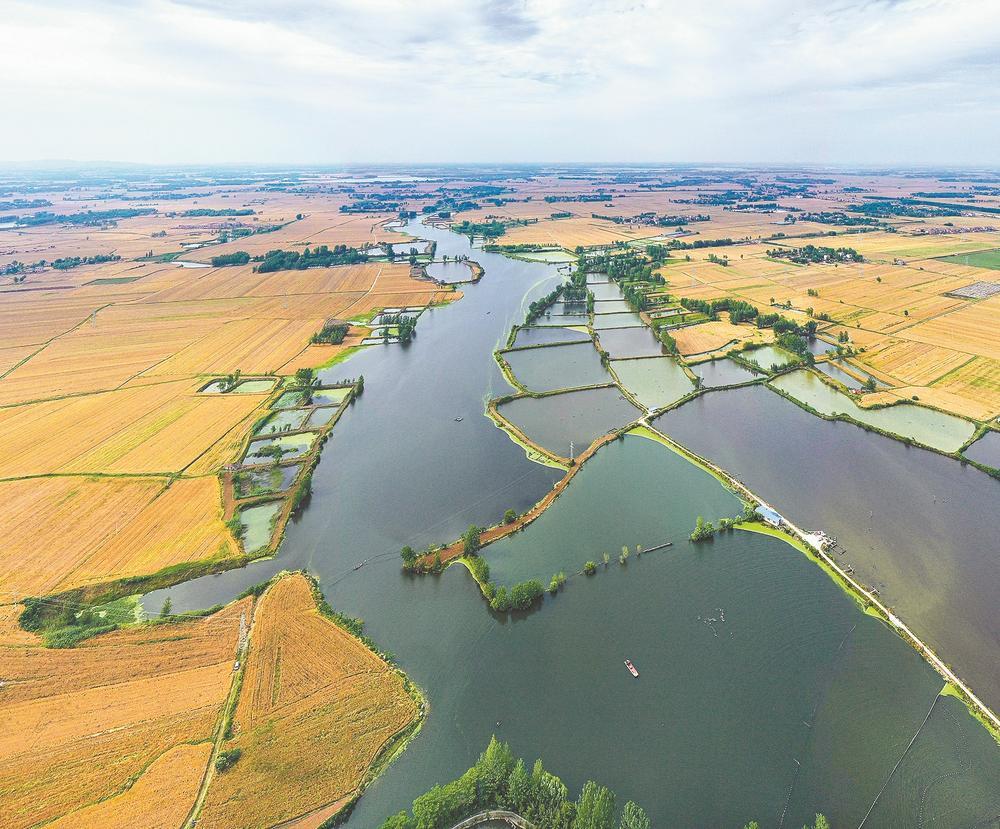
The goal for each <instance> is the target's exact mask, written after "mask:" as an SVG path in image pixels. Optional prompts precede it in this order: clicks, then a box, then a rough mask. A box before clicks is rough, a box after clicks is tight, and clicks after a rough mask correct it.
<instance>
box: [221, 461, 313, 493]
mask: <svg viewBox="0 0 1000 829" xmlns="http://www.w3.org/2000/svg"><path fill="white" fill-rule="evenodd" d="M301 469H302V466H301V464H287V465H284V466H272V467H270V468H269V469H244V470H241V471H239V472H237V473H236V474H235V475H234V476H233V486H234V487H235V490H236V497H237V498H251V497H253V496H255V495H268V494H270V493H272V492H284V491H285V490H287V489H288V488H289V487H290V486H291V485H292V482H293V481H294V480H295V477H296V476H297V475H298V474H299V471H300V470H301Z"/></svg>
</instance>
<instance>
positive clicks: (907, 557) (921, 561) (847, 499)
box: [656, 386, 1000, 710]
mask: <svg viewBox="0 0 1000 829" xmlns="http://www.w3.org/2000/svg"><path fill="white" fill-rule="evenodd" d="M656 424H657V426H658V428H661V429H663V430H664V431H666V432H667V434H669V435H670V436H671V437H673V438H675V439H676V440H678V441H680V442H681V443H682V444H684V445H685V446H688V447H690V448H691V449H693V450H694V451H695V452H697V453H699V454H701V455H704V456H705V457H708V458H710V459H711V460H713V461H715V462H717V463H718V464H720V465H721V466H722V467H723V468H724V469H726V470H728V471H729V472H731V473H732V474H734V475H736V476H737V477H738V478H739V479H740V480H742V481H744V482H745V483H746V484H747V485H748V486H749V487H750V488H751V489H752V490H753V491H754V492H756V493H757V494H759V495H760V496H761V497H762V498H764V499H766V500H767V501H768V502H769V503H771V504H774V505H775V506H776V507H778V509H779V510H780V512H782V513H783V514H784V515H787V516H788V518H789V519H790V520H792V521H793V522H795V523H796V524H798V526H800V527H803V528H805V529H822V530H825V531H826V532H827V533H829V534H831V535H833V536H836V538H837V539H838V541H839V542H840V544H841V545H842V547H843V548H845V549H846V552H845V553H843V554H841V555H840V556H839V560H840V561H841V562H842V563H843V564H844V565H850V566H853V567H854V569H855V571H856V572H857V575H858V576H859V578H860V579H861V580H862V581H863V582H865V583H867V584H870V585H873V586H875V587H878V588H879V590H880V591H881V594H882V598H883V600H884V601H885V602H886V604H888V605H890V606H891V607H893V608H895V610H896V611H897V612H898V613H899V615H900V616H901V617H902V618H903V620H904V621H905V622H906V623H907V624H908V625H909V626H910V627H911V628H913V629H914V631H916V633H917V634H918V635H919V636H920V637H921V638H922V639H923V640H924V641H926V642H927V643H928V644H930V645H931V646H932V647H933V648H934V649H935V650H936V651H937V652H938V655H940V656H941V657H942V659H944V660H945V661H946V662H948V663H949V664H950V665H951V666H952V667H953V668H955V669H956V670H957V671H958V673H959V675H960V676H961V677H962V678H963V679H964V680H966V681H967V682H969V683H970V684H971V686H972V688H973V690H974V691H976V693H977V694H979V695H980V696H981V697H982V698H983V699H984V700H985V701H986V703H987V704H989V705H990V706H991V707H992V708H993V709H994V710H996V708H997V706H998V705H1000V662H998V660H997V659H996V654H997V653H998V652H1000V627H998V625H997V617H996V597H997V596H998V595H1000V558H998V556H997V536H996V519H995V514H996V510H997V504H1000V481H996V480H994V479H993V478H991V477H990V476H989V475H986V474H985V473H983V472H980V471H979V470H978V469H976V468H975V467H973V466H971V465H968V464H966V465H963V464H961V463H959V462H958V461H955V460H953V459H952V458H948V457H945V456H943V455H938V454H937V453H934V452H930V451H927V450H925V449H920V448H918V447H915V446H906V445H905V444H903V443H900V442H899V441H898V440H894V439H893V438H889V437H885V436H884V435H880V434H877V433H875V432H866V431H865V430H864V429H859V428H858V427H857V426H854V425H853V424H850V423H845V422H842V421H828V420H823V419H821V418H818V417H816V416H814V415H811V414H810V413H809V412H806V411H804V410H802V409H800V408H799V407H798V406H796V405H794V404H792V403H790V402H789V401H787V400H783V399H782V398H781V397H779V396H778V395H775V394H773V393H772V392H770V391H769V390H768V389H766V388H763V387H760V386H751V387H746V388H740V389H731V390H727V391H720V392H713V393H711V394H706V395H702V396H701V397H698V398H695V399H694V400H692V401H690V402H689V403H685V404H684V405H683V406H680V407H679V408H677V409H673V410H671V411H670V412H668V413H666V414H665V415H663V416H661V417H660V418H658V419H657V420H656Z"/></svg>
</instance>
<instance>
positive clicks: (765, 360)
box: [741, 345, 797, 371]
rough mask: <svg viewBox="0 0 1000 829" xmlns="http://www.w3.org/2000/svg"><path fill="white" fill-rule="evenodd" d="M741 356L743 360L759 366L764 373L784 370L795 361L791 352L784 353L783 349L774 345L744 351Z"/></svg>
mask: <svg viewBox="0 0 1000 829" xmlns="http://www.w3.org/2000/svg"><path fill="white" fill-rule="evenodd" d="M741 356H742V357H743V359H744V360H747V361H749V362H751V363H754V364H756V365H758V366H760V368H762V369H764V370H765V371H770V370H772V369H775V368H784V367H785V366H787V365H788V364H789V363H793V362H795V360H796V359H797V358H796V356H795V355H794V354H792V352H791V351H785V349H783V348H778V347H777V346H774V345H765V346H761V347H760V348H755V349H753V350H752V351H744V352H743V353H742V355H741Z"/></svg>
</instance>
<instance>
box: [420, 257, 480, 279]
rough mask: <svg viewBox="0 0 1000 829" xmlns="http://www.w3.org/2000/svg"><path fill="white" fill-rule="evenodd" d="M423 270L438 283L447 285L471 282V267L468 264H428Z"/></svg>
mask: <svg viewBox="0 0 1000 829" xmlns="http://www.w3.org/2000/svg"><path fill="white" fill-rule="evenodd" d="M424 270H426V271H427V275H428V276H430V277H432V278H434V279H436V280H437V281H438V282H445V283H448V284H455V283H461V282H471V281H472V278H473V272H472V265H470V264H469V263H468V262H430V263H428V264H427V265H425V266H424Z"/></svg>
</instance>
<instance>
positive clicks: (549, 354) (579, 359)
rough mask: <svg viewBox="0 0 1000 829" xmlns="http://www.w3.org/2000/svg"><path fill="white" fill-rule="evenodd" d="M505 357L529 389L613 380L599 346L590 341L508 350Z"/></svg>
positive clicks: (542, 389) (553, 388)
mask: <svg viewBox="0 0 1000 829" xmlns="http://www.w3.org/2000/svg"><path fill="white" fill-rule="evenodd" d="M503 358H504V359H505V360H506V361H507V364H508V365H509V366H510V368H511V371H513V372H514V376H515V377H516V378H517V379H518V380H519V381H520V382H521V383H522V384H523V385H524V386H525V388H527V389H528V390H529V391H555V390H556V389H572V388H579V387H580V386H596V385H598V384H599V383H610V382H612V380H611V375H610V374H608V370H607V369H606V368H605V367H604V366H603V365H601V358H600V355H599V354H598V353H597V349H596V348H594V344H593V343H592V342H589V341H588V342H583V343H574V344H572V345H552V346H546V347H544V348H528V349H524V350H522V351H505V352H504V353H503Z"/></svg>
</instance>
